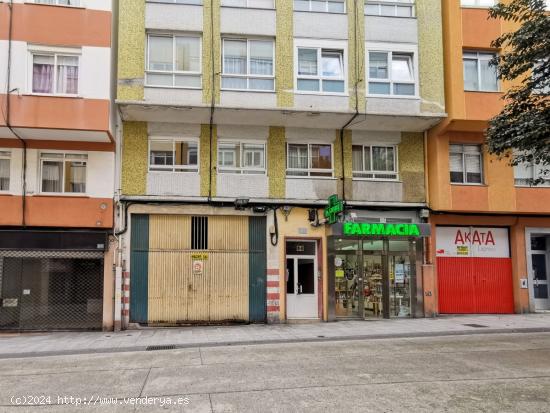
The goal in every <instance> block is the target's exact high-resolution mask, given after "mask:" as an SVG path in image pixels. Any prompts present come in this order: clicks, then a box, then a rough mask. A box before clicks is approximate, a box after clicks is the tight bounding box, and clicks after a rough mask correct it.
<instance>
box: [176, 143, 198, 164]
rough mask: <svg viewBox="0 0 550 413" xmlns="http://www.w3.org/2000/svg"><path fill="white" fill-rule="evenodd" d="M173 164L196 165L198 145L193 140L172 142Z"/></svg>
mask: <svg viewBox="0 0 550 413" xmlns="http://www.w3.org/2000/svg"><path fill="white" fill-rule="evenodd" d="M174 148H175V151H174V165H176V166H178V165H180V166H196V165H197V158H198V153H197V149H198V145H197V143H195V142H181V141H179V142H178V141H176V142H175V143H174Z"/></svg>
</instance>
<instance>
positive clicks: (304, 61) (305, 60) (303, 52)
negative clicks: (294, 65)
mask: <svg viewBox="0 0 550 413" xmlns="http://www.w3.org/2000/svg"><path fill="white" fill-rule="evenodd" d="M317 73H318V72H317V49H298V75H307V76H316V75H317Z"/></svg>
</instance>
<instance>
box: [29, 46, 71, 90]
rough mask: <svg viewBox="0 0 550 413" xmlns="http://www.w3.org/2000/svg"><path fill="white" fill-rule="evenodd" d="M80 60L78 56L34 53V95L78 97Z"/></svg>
mask: <svg viewBox="0 0 550 413" xmlns="http://www.w3.org/2000/svg"><path fill="white" fill-rule="evenodd" d="M79 60H80V57H79V56H77V55H68V54H62V53H48V52H32V93H44V94H52V95H77V94H78V66H79Z"/></svg>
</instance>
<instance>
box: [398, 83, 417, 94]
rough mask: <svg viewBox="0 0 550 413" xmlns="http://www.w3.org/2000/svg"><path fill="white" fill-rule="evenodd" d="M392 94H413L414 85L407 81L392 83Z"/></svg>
mask: <svg viewBox="0 0 550 413" xmlns="http://www.w3.org/2000/svg"><path fill="white" fill-rule="evenodd" d="M393 94H394V95H406V96H414V85H412V84H410V83H407V84H404V83H394V85H393Z"/></svg>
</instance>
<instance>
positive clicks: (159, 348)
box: [145, 344, 176, 351]
mask: <svg viewBox="0 0 550 413" xmlns="http://www.w3.org/2000/svg"><path fill="white" fill-rule="evenodd" d="M175 349H176V346H175V345H173V344H172V345H168V346H147V347H146V348H145V351H158V350H175Z"/></svg>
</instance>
